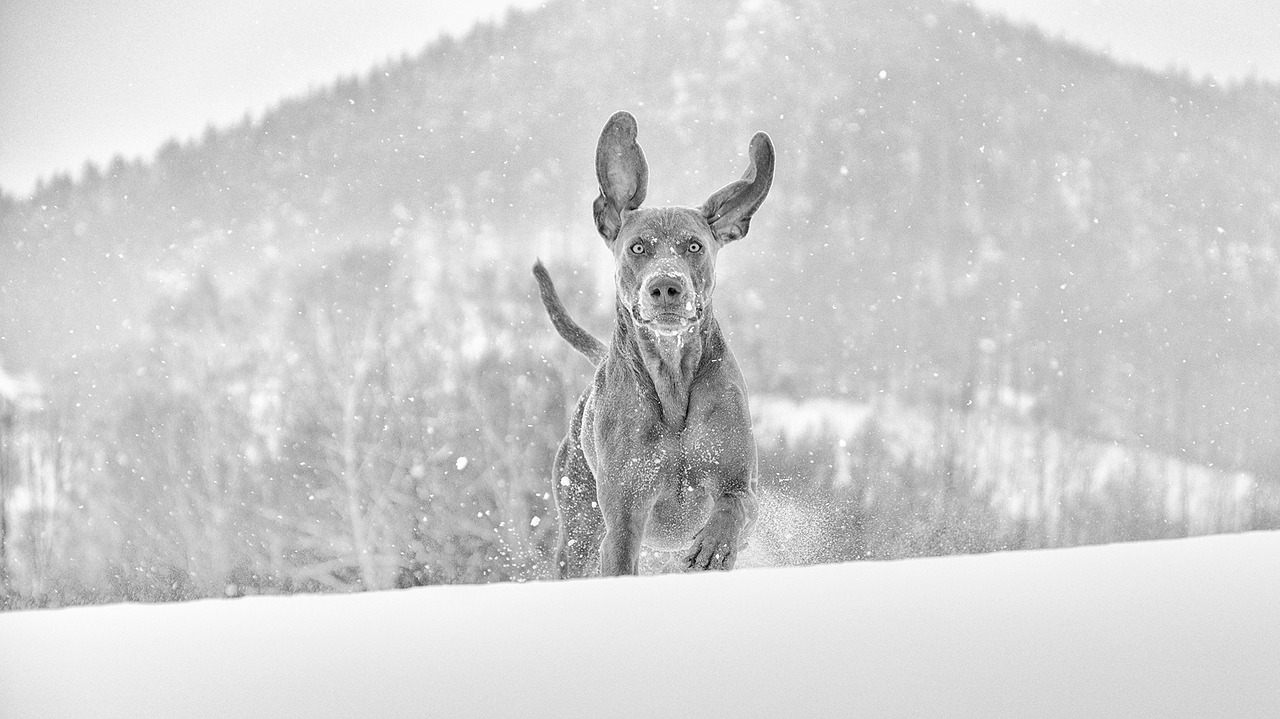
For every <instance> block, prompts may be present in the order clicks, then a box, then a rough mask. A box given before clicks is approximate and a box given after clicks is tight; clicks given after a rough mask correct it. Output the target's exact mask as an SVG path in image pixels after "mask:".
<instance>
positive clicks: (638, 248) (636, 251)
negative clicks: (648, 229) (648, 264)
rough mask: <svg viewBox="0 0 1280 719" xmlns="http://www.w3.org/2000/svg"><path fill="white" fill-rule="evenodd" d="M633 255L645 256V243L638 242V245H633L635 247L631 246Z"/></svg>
mask: <svg viewBox="0 0 1280 719" xmlns="http://www.w3.org/2000/svg"><path fill="white" fill-rule="evenodd" d="M631 254H633V255H643V254H644V243H643V242H637V243H635V244H633V245H632V246H631Z"/></svg>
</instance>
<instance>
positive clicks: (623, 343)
mask: <svg viewBox="0 0 1280 719" xmlns="http://www.w3.org/2000/svg"><path fill="white" fill-rule="evenodd" d="M749 154H750V164H749V166H748V167H747V171H746V174H744V175H743V176H742V179H740V180H737V181H734V182H731V183H730V184H728V185H726V186H725V187H724V188H722V189H720V190H719V191H717V192H715V193H714V194H712V195H711V197H709V198H708V199H707V201H706V202H704V203H703V204H702V206H701V207H655V208H649V207H641V206H640V205H641V203H642V202H644V198H645V191H646V188H647V185H648V179H649V167H648V165H647V164H646V163H645V159H644V153H643V152H641V150H640V146H639V145H638V144H636V120H635V118H634V117H632V116H631V115H630V114H629V113H626V112H619V113H616V114H614V116H613V117H611V118H609V121H608V123H606V124H605V126H604V131H603V132H602V133H601V134H600V142H599V144H598V145H597V146H596V176H597V178H598V179H599V182H600V196H599V197H597V198H596V200H595V203H594V208H593V209H594V211H595V220H596V229H598V230H599V231H600V235H601V236H602V237H603V238H604V241H605V243H606V244H607V245H608V247H609V249H610V250H612V251H613V258H614V262H615V263H616V273H615V287H616V297H615V306H616V319H615V322H614V327H613V340H612V342H611V343H610V344H609V346H608V347H605V346H604V344H603V343H601V342H600V341H599V340H597V339H596V338H595V337H593V336H591V334H590V333H588V332H587V331H586V330H584V329H583V328H582V327H581V326H579V325H578V324H577V323H576V322H574V321H573V319H572V318H570V317H569V315H568V313H567V312H566V311H565V308H564V305H563V304H561V302H560V299H559V297H557V295H556V291H555V287H554V286H553V285H552V282H551V277H550V276H549V275H548V274H547V271H546V268H544V267H543V266H542V263H541V262H538V263H537V264H535V265H534V268H533V272H534V275H535V276H536V277H537V279H538V285H539V289H540V291H541V294H542V302H543V304H544V305H545V306H546V308H547V313H548V314H549V315H550V316H551V322H552V324H553V325H554V326H555V328H556V330H557V331H558V332H559V333H560V335H561V336H562V337H563V338H564V339H565V340H567V341H568V342H569V344H571V345H573V347H574V348H575V349H577V350H578V351H579V352H581V353H582V354H584V355H586V356H587V358H588V359H590V360H591V361H592V363H594V364H595V365H596V372H595V378H594V379H593V380H592V382H591V384H590V386H588V387H587V388H586V390H585V391H584V392H583V393H582V397H581V398H580V399H579V400H578V405H577V409H576V410H575V411H574V415H573V420H572V422H571V423H570V426H569V432H568V434H567V435H566V436H565V438H564V441H563V442H561V443H560V449H559V451H558V452H557V453H556V458H555V464H554V472H555V474H554V481H553V487H554V488H555V500H556V506H557V508H558V510H559V513H560V534H559V547H558V549H557V551H556V562H557V570H558V574H559V576H560V577H561V578H568V577H581V576H586V575H590V574H593V573H595V572H596V571H597V568H598V571H599V572H600V574H602V575H605V576H611V575H621V574H636V573H638V572H639V559H640V549H641V545H644V546H648V547H651V548H653V549H658V550H664V551H675V550H682V549H686V548H687V550H688V551H687V552H686V553H685V554H684V562H685V564H686V566H687V567H689V568H691V569H730V568H732V567H733V564H734V562H735V561H736V560H737V558H738V553H739V551H740V550H741V549H742V547H743V546H744V544H745V541H746V535H747V533H748V531H749V529H750V527H751V525H752V524H753V523H754V522H755V517H756V485H757V477H758V474H759V470H758V467H757V463H756V445H755V441H754V439H753V438H752V435H751V415H750V412H749V410H748V408H747V388H746V385H745V384H744V382H743V380H742V373H741V372H740V371H739V370H738V364H737V362H735V361H734V358H733V354H732V353H731V352H730V351H729V347H728V346H727V345H726V344H725V340H724V334H723V333H722V332H721V330H720V325H719V323H718V322H716V318H715V315H714V314H713V313H712V309H711V293H712V290H714V289H715V280H716V278H715V262H716V253H718V252H719V251H720V248H722V247H724V246H725V245H727V244H729V243H730V242H733V241H734V240H737V239H740V238H741V237H743V236H744V235H746V234H747V228H748V226H749V225H750V223H751V216H752V214H753V213H755V211H756V210H757V209H758V208H759V207H760V203H762V202H763V201H764V198H765V195H767V194H768V192H769V186H770V184H771V183H772V181H773V143H772V142H771V141H770V140H769V136H768V135H766V134H765V133H763V132H758V133H756V135H755V137H753V138H751V146H750V150H749Z"/></svg>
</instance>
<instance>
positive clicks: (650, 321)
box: [632, 270, 702, 335]
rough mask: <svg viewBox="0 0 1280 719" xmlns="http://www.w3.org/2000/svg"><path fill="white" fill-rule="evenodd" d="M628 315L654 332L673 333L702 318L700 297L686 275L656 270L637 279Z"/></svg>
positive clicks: (686, 328)
mask: <svg viewBox="0 0 1280 719" xmlns="http://www.w3.org/2000/svg"><path fill="white" fill-rule="evenodd" d="M632 315H633V316H634V317H635V319H636V321H637V322H638V323H640V324H642V325H645V326H646V327H649V328H650V329H652V330H653V331H655V332H657V333H658V334H663V335H675V334H679V333H681V332H685V331H689V330H691V329H692V328H693V327H694V326H695V325H696V324H697V322H698V320H700V319H702V301H701V298H699V297H698V295H697V293H696V292H695V291H694V289H693V283H692V282H690V281H689V277H688V275H686V274H684V273H681V272H675V271H671V270H665V271H664V270H659V271H657V272H654V273H653V274H651V275H649V276H648V277H646V278H645V279H644V281H643V282H641V283H640V290H639V291H638V293H637V297H636V303H635V305H634V306H633V307H632Z"/></svg>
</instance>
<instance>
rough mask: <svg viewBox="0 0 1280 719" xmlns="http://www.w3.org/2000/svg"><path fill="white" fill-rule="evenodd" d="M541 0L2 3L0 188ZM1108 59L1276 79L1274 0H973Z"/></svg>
mask: <svg viewBox="0 0 1280 719" xmlns="http://www.w3.org/2000/svg"><path fill="white" fill-rule="evenodd" d="M543 2H544V0H468V1H467V2H465V3H458V2H450V1H448V0H417V1H415V0H363V1H359V0H274V1H270V2H268V1H266V0H220V1H219V2H209V1H208V0H192V1H191V2H172V0H128V1H126V0H0V188H4V189H5V190H6V191H8V192H10V193H15V194H22V195H25V194H27V193H28V192H30V190H31V189H32V187H33V186H34V184H35V179H36V177H39V176H44V177H47V176H49V175H50V174H51V173H53V172H57V171H64V170H69V171H72V172H73V173H75V174H76V175H77V176H78V174H79V171H80V169H81V168H82V167H83V165H84V162H85V160H86V159H90V158H91V159H93V160H94V161H95V162H97V163H98V164H99V165H104V164H105V163H106V162H108V161H109V160H110V158H111V157H112V156H113V155H115V154H117V153H119V154H123V155H125V156H126V157H135V156H139V155H141V156H143V157H150V156H151V155H152V153H154V152H155V149H156V148H157V147H158V146H159V145H160V144H161V143H163V142H164V141H165V140H166V139H168V138H170V137H175V136H176V137H178V138H180V139H185V138H189V137H192V136H196V135H199V134H200V133H201V132H202V131H203V130H204V128H205V126H206V125H208V124H210V123H212V124H215V125H218V126H224V125H227V124H229V123H232V122H235V121H237V120H239V119H240V118H241V117H242V116H243V115H244V113H245V112H246V111H249V112H251V113H253V114H254V115H255V116H257V115H259V114H260V113H261V112H262V110H264V109H265V108H267V107H269V106H271V105H273V104H274V103H276V102H277V101H278V100H280V99H281V98H282V97H287V96H293V95H297V94H300V93H303V92H306V91H307V90H308V89H310V88H314V87H320V86H323V85H325V84H327V83H329V82H331V81H332V80H333V79H335V78H336V77H338V76H340V75H343V74H350V73H352V72H359V73H363V72H364V71H367V70H368V69H369V68H371V67H372V66H374V65H376V64H378V63H380V62H383V61H385V60H387V59H388V58H394V57H397V56H399V55H400V54H401V53H409V54H413V53H415V52H417V51H418V50H420V49H422V48H423V47H424V46H425V45H426V44H427V43H428V42H430V41H431V40H433V39H435V38H436V37H437V36H438V35H439V34H440V33H441V32H452V33H455V34H456V33H460V32H463V31H465V30H466V29H467V28H469V27H470V25H471V24H472V23H474V22H475V20H476V19H477V18H485V19H487V18H497V17H501V16H502V14H503V12H504V10H505V8H506V7H507V6H509V5H513V4H514V5H517V6H521V7H526V8H527V7H536V6H538V5H541V4H542V3H543ZM973 2H974V3H975V4H976V5H977V6H979V7H981V8H984V9H990V10H996V11H1000V12H1003V13H1005V14H1007V15H1009V17H1011V18H1013V19H1015V20H1023V21H1034V22H1037V23H1039V24H1040V25H1041V26H1043V27H1044V28H1045V29H1046V30H1047V31H1048V32H1049V33H1050V34H1055V35H1056V34H1061V35H1064V36H1065V37H1068V38H1071V39H1075V40H1079V41H1081V42H1084V43H1085V44H1088V45H1090V46H1092V47H1095V48H1098V49H1107V50H1109V51H1110V52H1111V54H1112V55H1113V56H1115V57H1117V58H1118V59H1122V60H1129V61H1139V62H1143V63H1145V64H1147V65H1150V66H1152V67H1155V68H1157V69H1163V68H1166V67H1168V66H1170V65H1176V66H1180V67H1185V68H1187V69H1190V70H1192V71H1193V72H1194V73H1196V74H1205V73H1211V74H1214V75H1217V76H1218V77H1221V78H1238V77H1243V76H1246V75H1248V74H1249V73H1251V72H1256V74H1257V75H1258V76H1259V77H1263V78H1270V79H1280V43H1278V42H1276V38H1280V2H1275V1H1274V0H1219V2H1214V3H1206V2H1204V1H1203V0H1106V1H1104V0H973Z"/></svg>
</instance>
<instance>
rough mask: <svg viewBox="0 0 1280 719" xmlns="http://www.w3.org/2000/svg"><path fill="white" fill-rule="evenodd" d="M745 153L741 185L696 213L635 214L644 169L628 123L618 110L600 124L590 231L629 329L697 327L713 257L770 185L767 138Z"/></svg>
mask: <svg viewBox="0 0 1280 719" xmlns="http://www.w3.org/2000/svg"><path fill="white" fill-rule="evenodd" d="M749 155H750V165H749V166H748V167H747V171H746V174H744V175H743V176H742V179H741V180H736V181H734V182H731V183H729V184H728V185H726V186H725V187H723V188H721V189H720V190H718V191H716V192H715V193H713V194H712V195H711V197H709V198H707V201H706V202H705V203H703V205H702V207H699V208H693V207H663V208H641V207H640V205H641V203H642V202H644V198H645V194H646V191H647V188H648V182H649V167H648V164H647V163H646V162H645V159H644V153H643V152H642V151H641V150H640V146H639V145H638V144H637V143H636V121H635V118H634V117H632V116H631V115H630V114H628V113H625V112H619V113H616V114H615V115H614V116H613V117H611V118H609V122H608V123H606V124H605V127H604V131H603V132H602V133H601V134H600V142H599V144H598V145H597V146H596V177H597V178H598V179H599V181H600V196H599V197H597V198H596V201H595V205H594V210H595V220H596V228H597V229H598V230H599V232H600V236H601V237H603V238H604V239H605V242H607V243H608V244H609V246H610V248H611V249H612V250H613V257H614V262H615V263H616V268H617V271H616V273H615V282H616V286H617V292H618V298H619V300H621V301H622V302H623V304H624V305H625V306H626V307H627V308H628V310H629V311H630V313H631V318H632V320H633V321H634V322H635V323H636V325H637V326H640V327H645V328H647V329H649V330H651V331H653V332H654V333H656V334H658V335H661V336H678V335H680V334H681V333H683V332H692V331H695V330H696V329H697V327H698V325H699V323H700V321H701V320H702V318H703V316H704V313H705V311H706V309H707V308H708V307H709V306H710V303H711V293H712V291H713V290H714V289H715V261H716V253H717V252H719V250H720V248H721V247H723V246H724V245H725V244H728V243H729V242H732V241H734V240H737V239H740V238H741V237H743V236H745V235H746V234H747V229H748V228H749V227H750V224H751V216H752V215H753V214H754V213H755V211H756V209H758V208H759V207H760V203H762V202H764V198H765V196H766V195H767V194H768V193H769V186H770V184H771V183H772V181H773V143H772V142H770V140H769V136H768V135H766V134H764V133H763V132H758V133H756V135H755V137H753V138H751V145H750V149H749Z"/></svg>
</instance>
